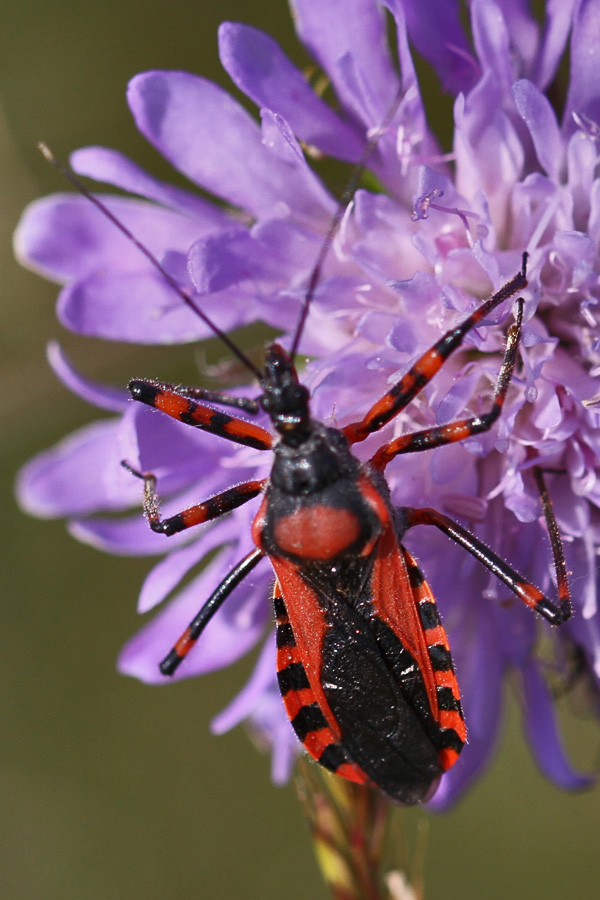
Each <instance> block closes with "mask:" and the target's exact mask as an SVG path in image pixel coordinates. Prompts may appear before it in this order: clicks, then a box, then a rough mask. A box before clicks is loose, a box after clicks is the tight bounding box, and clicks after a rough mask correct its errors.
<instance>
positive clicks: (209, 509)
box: [121, 460, 267, 536]
mask: <svg viewBox="0 0 600 900" xmlns="http://www.w3.org/2000/svg"><path fill="white" fill-rule="evenodd" d="M121 465H122V466H123V467H124V468H125V469H127V471H128V472H131V474H132V475H135V476H136V478H141V479H142V481H143V482H144V514H145V516H146V518H147V519H148V522H149V523H150V528H151V529H152V531H156V532H157V533H158V534H166V535H167V536H170V535H172V534H177V532H179V531H185V530H186V529H187V528H192V527H193V526H194V525H200V524H201V523H202V522H210V521H211V520H212V519H218V518H219V517H220V516H223V515H225V513H228V512H231V511H232V510H233V509H237V507H238V506H242V505H243V504H244V503H247V502H248V500H252V498H253V497H256V496H257V495H258V494H260V492H261V491H262V489H263V487H264V486H265V484H266V481H267V479H266V478H263V479H261V480H260V481H246V482H244V484H238V485H236V487H232V488H228V490H226V491H223V492H222V493H221V494H216V495H215V496H214V497H211V498H210V499H209V500H205V501H204V503H196V504H194V506H190V507H188V508H187V509H184V510H183V511H182V512H180V513H177V514H176V515H174V516H169V518H168V519H161V517H160V508H159V502H158V495H157V493H156V476H155V475H152V474H151V473H147V474H143V473H142V472H138V471H137V470H136V469H134V468H133V467H132V466H130V465H129V463H128V462H125V460H123V461H122V463H121Z"/></svg>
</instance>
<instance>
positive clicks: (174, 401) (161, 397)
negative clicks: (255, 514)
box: [128, 380, 273, 450]
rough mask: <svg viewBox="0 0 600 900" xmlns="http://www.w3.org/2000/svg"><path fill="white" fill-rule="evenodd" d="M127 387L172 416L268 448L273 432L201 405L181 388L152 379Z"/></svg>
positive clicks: (212, 431)
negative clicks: (180, 389)
mask: <svg viewBox="0 0 600 900" xmlns="http://www.w3.org/2000/svg"><path fill="white" fill-rule="evenodd" d="M128 387H129V390H130V391H131V396H132V397H133V399H134V400H138V401H139V402H140V403H145V404H146V405H147V406H153V407H154V408H155V409H160V411H161V412H164V413H166V414H167V415H168V416H171V418H173V419H179V421H180V422H184V423H185V424H186V425H192V426H193V427H194V428H200V429H202V430H203V431H208V432H210V433H211V434H216V435H219V437H224V438H226V439H227V440H228V441H233V442H234V443H236V444H243V445H244V446H245V447H254V449H255V450H270V449H271V448H272V446H273V435H272V434H270V433H269V432H268V431H265V429H264V428H261V427H260V426H259V425H254V424H253V423H252V422H246V421H245V420H244V419H238V418H236V417H235V416H229V415H227V413H224V412H221V411H219V410H216V409H212V408H211V407H210V406H204V405H203V404H202V403H198V402H196V401H195V400H193V399H191V398H190V397H189V396H187V395H186V393H185V389H184V391H183V392H181V391H178V390H173V389H171V387H170V385H162V384H159V383H157V382H153V381H137V380H136V381H130V382H129V385H128Z"/></svg>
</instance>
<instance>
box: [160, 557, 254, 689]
mask: <svg viewBox="0 0 600 900" xmlns="http://www.w3.org/2000/svg"><path fill="white" fill-rule="evenodd" d="M263 556H264V553H263V551H262V550H258V549H255V550H252V551H251V552H250V553H249V554H248V555H247V556H245V557H244V558H243V559H242V560H241V561H240V562H239V563H238V564H237V566H235V567H234V568H233V569H232V570H231V572H230V573H229V574H228V575H227V576H226V577H225V578H224V579H223V581H222V582H221V584H220V585H219V586H218V587H217V588H216V589H215V590H214V591H213V592H212V594H211V595H210V597H209V598H208V600H207V601H206V603H205V604H204V606H203V607H202V608H201V609H200V611H199V612H198V614H197V615H196V616H195V617H194V618H193V619H192V621H191V622H190V624H189V625H188V627H187V628H186V630H185V631H184V633H183V634H182V635H181V637H180V638H179V640H178V641H177V643H176V644H175V646H174V647H173V649H172V650H171V651H170V652H169V653H168V654H167V655H166V656H165V658H164V659H163V661H162V662H161V664H160V666H159V668H160V671H161V672H162V674H163V675H174V674H175V671H176V669H177V667H178V666H179V664H180V663H181V661H182V660H183V659H185V657H186V656H187V655H188V653H189V652H190V650H191V649H192V647H193V646H194V644H195V643H196V641H197V640H198V638H199V637H200V635H201V634H202V632H203V631H204V629H205V628H206V626H207V625H208V623H209V622H210V620H211V619H212V617H213V616H214V614H215V613H216V612H217V610H218V609H219V608H220V606H221V604H222V603H223V601H225V600H226V599H227V597H229V595H230V594H231V592H232V591H233V590H234V588H236V587H237V586H238V584H239V583H240V582H241V581H243V580H244V578H245V577H246V575H248V574H249V573H250V572H251V571H252V569H253V568H254V567H255V566H256V565H257V563H259V562H260V561H261V559H262V558H263Z"/></svg>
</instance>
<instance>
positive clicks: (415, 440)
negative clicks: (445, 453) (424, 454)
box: [371, 298, 523, 471]
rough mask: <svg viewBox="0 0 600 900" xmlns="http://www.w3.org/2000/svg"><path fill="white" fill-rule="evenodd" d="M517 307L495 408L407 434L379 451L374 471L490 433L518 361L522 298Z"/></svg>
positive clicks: (499, 377) (375, 459)
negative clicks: (396, 459) (412, 455)
mask: <svg viewBox="0 0 600 900" xmlns="http://www.w3.org/2000/svg"><path fill="white" fill-rule="evenodd" d="M518 304H519V306H518V313H517V321H516V323H515V324H514V325H512V326H511V327H510V329H509V331H508V335H507V339H506V351H505V353H504V360H503V362H502V368H501V369H500V374H499V375H498V381H497V383H496V391H495V393H494V402H493V403H492V408H491V409H490V410H489V412H487V413H483V414H482V415H480V416H472V417H471V418H468V419H459V420H458V421H456V422H449V423H448V424H447V425H439V426H437V427H434V428H426V429H425V430H424V431H414V432H412V433H411V434H404V435H402V436H401V437H399V438H396V439H395V440H393V441H390V442H389V443H388V444H384V445H383V446H382V447H380V448H379V450H378V451H377V452H376V453H375V455H374V456H373V458H372V459H371V465H372V466H373V467H374V468H375V469H377V470H378V471H383V469H385V467H386V466H387V464H388V463H389V461H390V460H391V459H393V458H394V457H395V456H398V455H399V454H400V453H420V452H421V451H422V450H431V449H433V448H434V447H441V446H443V445H444V444H453V443H455V442H456V441H464V440H466V439H467V438H469V437H471V436H472V435H474V434H481V433H482V432H483V431H489V429H490V428H491V427H492V425H493V424H494V422H495V421H496V419H497V418H498V416H499V415H500V413H501V412H502V407H503V406H504V401H505V399H506V394H507V391H508V387H509V385H510V380H511V378H512V374H513V370H514V367H515V362H516V359H517V352H518V349H519V338H520V335H521V324H522V322H523V300H522V298H521V299H519V301H518Z"/></svg>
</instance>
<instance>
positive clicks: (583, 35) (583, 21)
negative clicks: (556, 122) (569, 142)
mask: <svg viewBox="0 0 600 900" xmlns="http://www.w3.org/2000/svg"><path fill="white" fill-rule="evenodd" d="M570 59H571V77H570V79H569V91H568V96H567V103H566V107H565V117H564V125H563V127H564V130H565V134H566V135H570V134H572V133H573V132H574V131H575V128H576V125H575V122H574V121H573V113H577V115H579V116H586V117H587V118H588V119H591V121H592V122H594V123H596V125H599V124H600V91H598V71H599V70H600V6H599V5H598V3H597V2H596V0H580V2H579V3H578V5H577V10H576V12H575V17H574V21H573V33H572V36H571V55H570Z"/></svg>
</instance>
